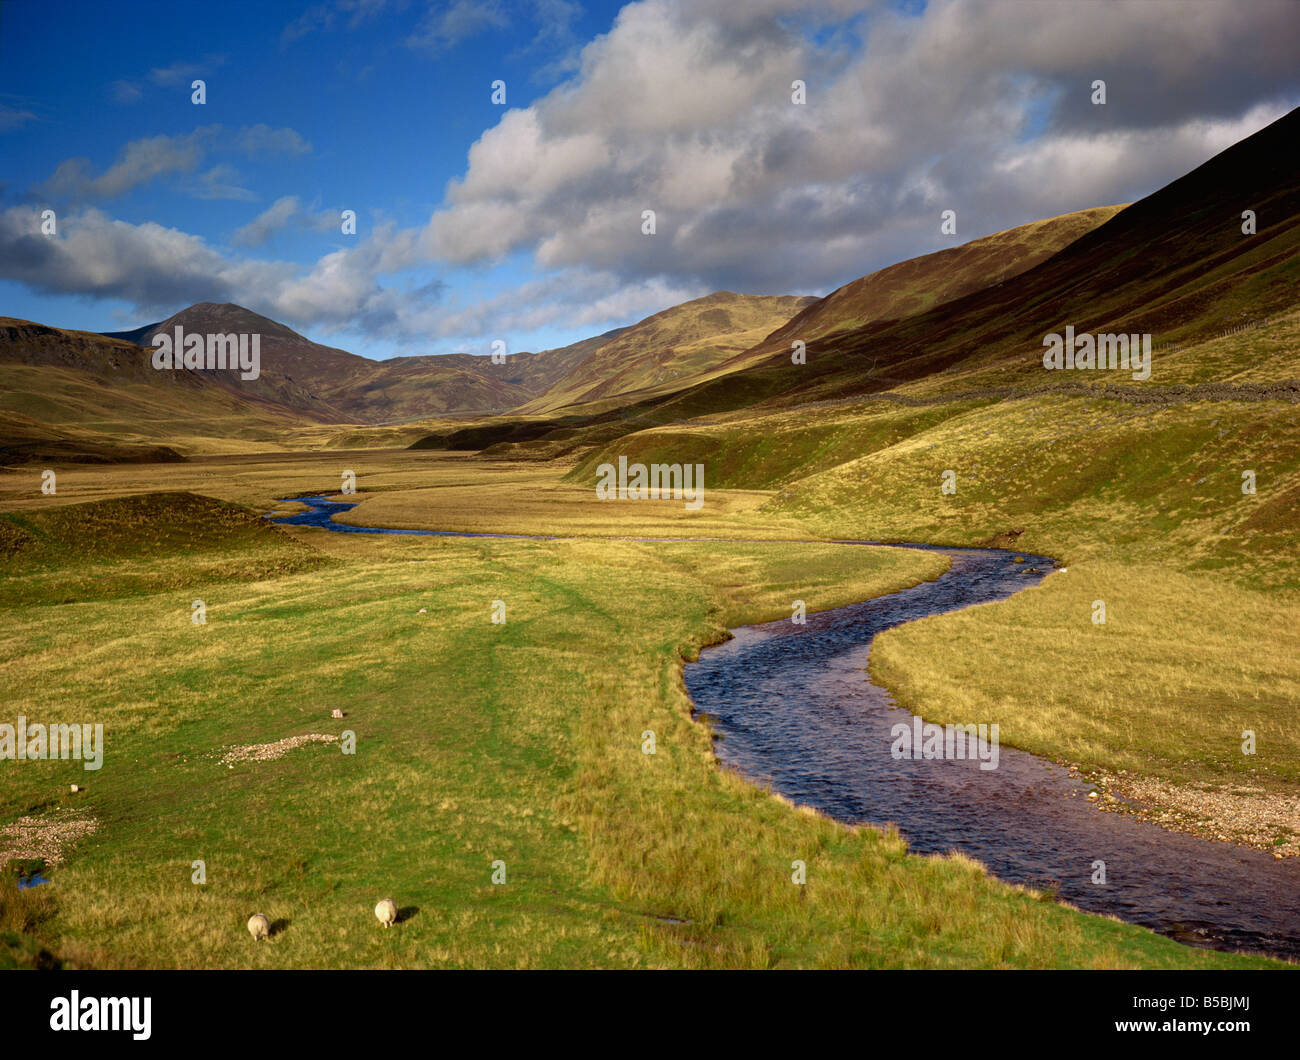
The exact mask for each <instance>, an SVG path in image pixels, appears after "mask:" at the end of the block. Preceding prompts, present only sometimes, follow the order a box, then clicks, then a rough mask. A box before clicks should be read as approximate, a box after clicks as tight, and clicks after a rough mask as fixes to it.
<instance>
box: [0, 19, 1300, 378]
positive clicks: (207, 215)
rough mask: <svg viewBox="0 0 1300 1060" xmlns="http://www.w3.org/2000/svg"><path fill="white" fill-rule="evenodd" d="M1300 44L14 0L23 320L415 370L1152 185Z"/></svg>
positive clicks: (16, 214) (842, 22)
mask: <svg viewBox="0 0 1300 1060" xmlns="http://www.w3.org/2000/svg"><path fill="white" fill-rule="evenodd" d="M1297 56H1300V3H1298V2H1297V0H1249V2H1242V0H1228V2H1221V0H1168V2H1166V0H1116V2H1113V3H1106V2H1077V0H1073V2H1062V3H1057V2H1055V0H931V2H923V0H890V2H881V0H798V2H790V0H745V2H737V0H694V2H685V0H641V2H637V3H630V4H624V5H620V4H617V3H599V2H590V0H518V2H512V3H507V2H505V0H436V2H428V0H322V2H319V3H303V2H301V0H298V2H280V0H261V2H257V3H251V2H248V3H246V2H243V0H239V2H231V3H225V4H210V3H202V4H200V3H178V2H158V3H144V2H139V3H132V2H130V0H123V2H121V3H114V4H104V3H102V2H94V3H88V2H87V3H83V2H59V0H0V315H5V316H15V317H21V318H25V319H29V320H37V321H40V322H42V323H46V324H51V325H55V326H59V327H68V328H80V329H83V330H89V331H108V330H119V329H128V328H133V327H137V326H140V325H143V324H148V323H152V322H154V321H158V320H161V319H164V318H166V317H167V316H170V315H171V314H172V313H174V312H176V311H177V310H179V309H182V308H184V307H185V306H188V305H190V304H192V303H194V302H201V301H211V302H237V303H239V304H241V305H244V306H247V307H248V308H250V309H253V310H255V311H257V312H259V313H263V314H265V315H267V316H269V317H272V318H273V319H276V320H279V321H282V322H283V323H286V324H288V325H289V326H291V327H293V328H295V329H296V330H298V331H300V332H302V333H303V334H305V335H307V336H308V337H310V338H312V339H314V340H316V341H318V342H323V343H326V344H328V345H332V346H339V347H342V348H344V349H348V350H351V351H352V352H354V353H359V354H362V355H364V356H367V357H372V358H385V357H390V356H396V355H410V354H441V353H455V352H465V353H475V354H482V355H487V354H489V353H490V352H491V350H492V343H493V342H494V341H497V340H501V341H504V342H505V343H506V348H507V350H508V352H511V353H515V352H521V351H525V350H541V349H548V348H554V347H558V346H562V345H565V344H567V343H569V342H573V341H577V340H578V339H582V338H586V337H588V336H590V335H594V334H599V333H601V332H603V331H606V330H608V329H610V328H613V327H618V326H623V325H627V324H631V323H634V322H636V321H637V320H639V319H642V318H643V317H645V316H648V315H650V314H652V313H655V312H658V311H660V310H662V309H665V308H668V307H669V306H672V305H675V304H677V303H679V302H682V301H686V300H688V299H690V298H695V297H700V296H702V295H705V294H709V293H711V292H713V291H718V290H730V291H738V292H742V293H748V294H817V295H821V294H826V293H828V292H829V291H831V290H833V289H834V288H836V287H838V286H840V285H841V284H844V283H847V282H849V281H850V280H853V279H855V278H857V277H859V276H862V275H865V274H866V273H869V272H871V271H873V270H874V269H877V268H880V267H883V266H885V265H888V264H892V263H893V262H896V261H900V260H903V259H905V258H909V257H914V256H916V255H918V254H925V253H929V252H931V251H935V250H940V249H943V248H944V247H948V246H952V245H955V244H957V243H962V242H966V241H968V240H970V239H973V238H977V237H979V236H982V235H987V234H989V233H992V232H997V231H1001V230H1002V229H1005V228H1009V227H1012V226H1014V225H1018V224H1024V223H1027V222H1030V221H1034V220H1038V219H1041V218H1044V217H1051V216H1055V215H1058V214H1061V213H1065V212H1068V211H1071V210H1078V209H1085V208H1087V207H1091V206H1099V205H1106V204H1111V203H1122V202H1131V201H1133V200H1135V199H1137V198H1140V197H1142V196H1144V195H1147V194H1149V193H1150V192H1152V191H1154V190H1156V189H1157V188H1159V187H1161V186H1163V185H1164V184H1167V183H1168V182H1169V181H1171V180H1173V179H1176V178H1177V177H1178V176H1180V175H1182V174H1183V173H1185V172H1187V171H1189V170H1191V169H1193V168H1195V167H1196V166H1197V165H1199V164H1201V163H1202V162H1204V161H1206V160H1207V159H1209V158H1210V157H1212V156H1213V155H1215V154H1217V153H1218V152H1219V151H1222V150H1223V149H1225V148H1226V147H1228V146H1230V145H1231V144H1233V143H1235V142H1237V141H1238V140H1240V139H1242V138H1244V137H1246V136H1248V135H1250V134H1251V133H1253V132H1255V131H1257V130H1259V129H1261V128H1263V127H1264V126H1265V125H1267V124H1269V123H1270V122H1271V121H1273V120H1275V119H1276V118H1278V117H1280V116H1281V115H1283V114H1285V113H1286V112H1287V111H1288V110H1291V109H1292V108H1294V107H1295V106H1297V105H1300V63H1298V62H1297ZM196 80H201V81H202V82H203V91H204V101H203V102H201V103H199V102H195V88H194V87H193V86H194V82H195V81H196ZM1098 80H1102V81H1104V82H1105V95H1106V100H1105V103H1104V104H1099V103H1096V102H1094V101H1093V100H1094V97H1095V96H1096V91H1095V89H1094V87H1093V85H1094V82H1096V81H1098ZM497 82H500V83H501V85H495V83H497ZM796 82H801V83H802V85H803V89H802V93H801V94H802V100H803V101H802V102H796V98H797V97H798V96H799V95H800V93H799V92H797V91H796V86H795V83H796ZM501 86H503V88H504V100H502V99H500V96H501ZM494 88H495V89H496V93H495V94H496V96H497V98H496V99H495V100H494ZM647 210H649V211H653V213H654V231H653V232H647V231H646V230H645V229H646V223H645V220H644V218H645V211H647ZM945 210H952V211H954V212H955V214H956V231H955V233H946V232H943V231H942V230H941V215H942V214H943V211H945ZM46 211H53V222H54V223H53V228H52V230H51V227H50V225H49V224H48V222H47V218H48V214H46ZM345 211H352V212H353V213H354V214H355V231H345V224H344V220H343V218H344V216H345Z"/></svg>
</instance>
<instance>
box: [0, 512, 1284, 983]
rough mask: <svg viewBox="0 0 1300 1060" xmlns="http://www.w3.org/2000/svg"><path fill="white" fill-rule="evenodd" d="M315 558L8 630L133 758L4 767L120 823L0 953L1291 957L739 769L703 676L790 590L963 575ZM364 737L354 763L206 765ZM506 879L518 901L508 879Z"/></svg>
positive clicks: (786, 960) (292, 963)
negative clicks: (1087, 899) (500, 617)
mask: <svg viewBox="0 0 1300 1060" xmlns="http://www.w3.org/2000/svg"><path fill="white" fill-rule="evenodd" d="M63 516H64V517H65V518H71V517H72V516H73V513H72V511H71V510H69V509H64V512H63ZM202 523H203V525H204V526H206V519H205V520H202ZM122 525H123V527H131V526H133V525H134V524H131V523H130V522H129V521H123V524H122ZM178 526H179V524H178ZM137 529H138V528H137ZM194 529H195V533H196V534H201V533H202V532H203V531H202V530H201V529H200V528H199V527H195V528H194ZM124 532H126V531H125V530H124ZM110 536H111V535H110ZM277 536H279V535H277ZM303 536H304V537H306V538H307V539H309V540H311V541H312V542H313V544H314V545H319V546H320V547H323V548H325V550H326V551H327V552H328V553H329V554H330V555H331V556H332V558H333V561H334V562H332V563H330V564H329V566H328V567H326V568H322V569H320V570H316V571H300V572H297V573H289V574H277V575H274V576H270V577H266V576H265V575H264V573H263V572H262V571H261V569H260V566H259V565H260V563H261V553H260V548H259V546H260V544H261V543H260V542H259V545H258V546H254V545H251V544H249V543H247V542H245V543H244V545H240V544H239V543H238V542H234V543H233V544H232V545H231V547H233V548H234V549H235V551H236V552H238V550H239V549H240V548H247V552H248V559H249V564H250V566H249V569H248V570H247V571H246V572H245V574H246V575H247V576H246V577H241V578H238V579H235V580H227V581H223V582H221V583H220V584H208V585H207V586H205V588H204V593H205V595H206V598H207V600H208V605H209V621H208V625H207V626H206V627H195V626H193V625H191V623H190V622H189V610H188V604H189V601H190V598H191V596H192V593H191V592H189V591H188V587H184V588H182V587H175V588H169V589H168V590H167V591H164V592H154V591H151V590H143V591H140V592H138V593H135V594H133V595H131V596H129V597H124V598H115V599H87V600H84V601H82V602H81V603H79V604H77V605H75V608H69V607H67V606H59V605H57V604H56V603H55V600H56V595H52V596H51V597H50V598H49V600H48V602H45V603H32V604H29V605H27V606H22V607H17V608H9V609H7V611H6V628H7V629H8V630H10V631H11V634H10V636H9V637H7V638H6V639H5V640H4V641H3V647H2V652H0V674H3V678H4V680H5V682H6V685H7V686H8V687H10V688H12V689H14V690H15V692H16V694H15V695H14V696H13V697H12V700H11V702H10V710H11V711H12V712H14V713H25V714H26V715H27V716H29V717H31V718H38V717H48V716H52V715H55V714H58V715H59V716H62V715H64V714H67V708H68V704H76V705H77V710H76V711H75V713H76V714H77V716H78V717H83V716H84V717H87V718H94V719H96V720H102V721H103V722H104V723H105V728H106V740H107V753H106V757H105V766H104V768H103V770H101V771H100V772H98V773H93V774H92V773H86V772H85V771H83V770H81V769H80V768H79V766H77V765H76V764H74V763H62V762H54V763H49V762H33V763H26V764H24V766H23V768H22V769H21V770H17V769H10V770H6V771H5V772H3V773H0V807H2V808H3V817H4V819H11V818H12V817H15V816H17V815H19V814H22V813H32V812H40V811H42V810H48V809H51V808H54V807H58V806H64V807H70V806H75V807H78V808H80V809H81V810H82V811H84V812H87V813H89V814H91V815H93V816H94V818H95V819H96V820H97V821H98V823H99V830H98V831H97V832H96V833H95V834H94V835H93V836H92V837H91V838H89V839H86V840H84V841H83V842H82V844H81V845H80V846H79V847H78V848H77V849H76V851H75V854H74V856H73V857H72V858H71V860H70V861H69V862H68V863H67V864H66V865H64V866H62V867H60V868H58V869H56V870H55V872H54V876H53V878H54V883H53V884H51V885H50V886H49V887H48V888H41V889H39V890H38V892H36V897H30V896H29V897H28V898H27V899H26V900H25V903H26V904H25V905H23V906H22V907H20V906H19V904H18V901H19V900H18V898H17V896H16V895H15V893H14V892H13V891H12V889H11V885H6V886H5V887H3V888H0V936H4V932H5V931H8V932H9V934H8V935H7V936H4V937H6V938H7V941H8V942H9V943H10V945H8V946H6V948H5V949H4V950H0V952H2V953H4V954H5V955H6V956H5V958H4V959H5V960H8V961H11V962H15V963H37V962H38V961H39V960H42V958H40V957H39V953H40V950H41V947H42V946H44V947H45V949H46V950H47V951H48V952H49V953H51V954H53V955H55V956H56V957H57V958H58V959H60V960H62V961H64V962H66V963H69V964H74V965H83V966H85V965H95V966H122V965H125V966H164V967H171V966H179V967H193V966H204V967H272V966H277V967H281V966H284V967H315V966H334V965H342V966H361V967H406V966H430V965H432V966H459V967H483V966H493V967H515V966H519V967H536V966H556V965H562V966H589V965H590V966H602V967H609V966H613V967H623V966H647V965H649V966H667V967H676V966H688V967H690V966H710V967H718V966H722V967H727V966H746V967H751V966H766V965H771V966H780V967H794V966H809V965H817V966H832V967H835V966H858V967H879V966H907V967H936V966H939V967H954V966H970V965H993V966H1015V967H1026V966H1031V967H1033V966H1063V965H1071V966H1090V967H1132V966H1156V967H1171V966H1192V967H1244V966H1250V965H1258V964H1262V963H1264V962H1260V961H1255V960H1252V959H1250V958H1242V957H1233V956H1228V955H1222V954H1215V953H1206V952H1201V951H1195V950H1189V949H1186V948H1183V947H1180V946H1178V945H1176V944H1174V943H1172V942H1169V941H1168V940H1165V939H1161V938H1159V937H1157V936H1155V935H1152V934H1150V933H1148V932H1146V931H1143V930H1141V929H1138V928H1134V927H1131V926H1128V925H1122V924H1119V923H1117V922H1114V921H1108V920H1104V919H1100V918H1094V917H1085V916H1082V915H1080V914H1076V913H1074V912H1072V911H1070V910H1068V909H1065V908H1063V907H1061V906H1058V905H1056V904H1054V903H1052V902H1050V901H1045V900H1042V899H1040V898H1037V897H1034V896H1032V895H1030V894H1027V893H1024V892H1020V891H1017V890H1014V889H1012V888H1008V887H1004V886H1002V885H1000V884H997V883H995V882H992V881H990V880H988V879H987V877H985V876H984V874H983V873H982V871H981V870H980V869H979V868H978V867H977V866H975V865H974V864H972V863H971V862H969V861H967V860H964V859H961V858H910V857H906V856H905V853H904V850H905V848H904V845H903V844H902V843H901V842H900V841H899V840H898V839H897V838H895V837H891V836H889V835H887V834H884V833H881V832H878V831H875V830H873V829H850V828H845V827H843V826H840V825H837V824H834V823H832V822H830V821H827V820H825V819H823V818H820V817H818V816H816V815H814V814H811V813H807V812H796V811H793V810H791V809H790V808H789V807H787V806H786V805H785V804H784V803H783V802H782V801H780V800H778V799H774V798H772V797H770V796H768V795H766V794H765V793H763V792H761V791H759V790H758V789H756V788H754V787H752V786H751V785H749V784H747V783H744V782H743V781H741V780H739V779H738V778H736V777H735V776H733V775H731V774H729V773H725V772H723V771H721V770H719V769H718V768H717V767H716V764H715V761H714V759H713V755H712V752H711V750H710V746H709V738H708V734H707V731H706V730H705V729H704V728H703V727H701V726H699V725H696V724H694V723H693V722H691V721H690V719H689V703H688V700H687V698H686V696H685V693H684V690H683V688H682V685H681V680H680V669H679V667H680V659H681V656H682V655H683V654H687V655H689V654H690V653H692V652H693V651H694V650H695V649H696V648H697V647H698V646H699V645H700V644H701V643H704V642H705V641H707V640H709V639H712V638H714V637H716V636H717V635H718V634H719V631H720V629H721V628H722V627H723V626H724V625H726V624H729V623H735V622H739V621H752V620H755V619H760V618H770V617H776V616H778V615H781V614H786V613H788V605H789V600H790V599H791V598H792V596H791V594H792V593H795V592H796V591H797V592H798V594H799V595H802V596H804V597H805V598H807V599H809V601H810V603H811V604H813V606H831V605H834V604H836V603H840V602H844V601H847V600H850V599H857V598H860V597H862V596H864V595H868V594H872V593H879V592H883V591H889V590H891V589H894V588H897V587H899V586H901V585H902V584H906V583H910V582H913V581H915V580H917V579H918V578H923V577H931V576H933V575H934V574H935V573H937V571H938V569H940V565H941V562H942V561H940V560H937V559H936V557H933V556H927V555H920V554H914V553H896V552H888V551H884V550H873V549H862V548H852V547H846V546H833V545H822V546H808V547H807V548H806V549H804V550H801V551H800V553H799V554H797V555H794V554H792V553H791V550H790V549H789V548H788V546H783V545H779V544H773V545H761V544H754V543H749V544H743V545H742V544H736V545H725V546H724V545H716V544H713V545H703V544H694V545H692V544H679V545H664V544H654V545H652V544H638V543H630V542H550V543H539V542H518V541H500V540H498V541H465V540H445V539H444V540H429V539H409V538H408V539H391V538H389V539H383V538H358V537H341V536H329V537H326V536H324V535H321V534H319V533H315V534H312V533H310V532H307V533H306V534H304V535H303ZM226 540H227V541H228V543H230V541H231V540H232V539H226ZM48 547H50V548H51V549H53V548H54V545H53V544H52V543H51V544H50V545H49V546H48ZM207 551H208V546H207V545H205V546H204V547H203V548H201V549H196V552H197V553H198V554H206V553H207ZM813 572H815V573H813ZM810 577H811V578H812V582H811V585H810V580H809V579H810ZM810 588H811V592H810V591H809V589H810ZM494 599H502V600H505V601H506V602H507V606H508V622H507V623H506V625H504V626H496V625H493V624H492V623H491V622H490V620H489V609H490V605H491V601H492V600H494ZM420 608H427V611H428V613H427V614H423V615H422V614H419V613H418V612H419V610H420ZM33 646H36V647H37V648H38V649H39V650H36V651H33V650H32V649H33ZM331 708H340V709H342V710H344V711H345V712H346V719H345V720H344V721H342V722H338V721H332V720H330V718H329V711H330V709H331ZM343 727H347V728H350V729H352V730H354V731H355V732H356V733H357V734H358V750H357V754H356V755H354V756H347V755H343V754H340V753H339V751H338V748H337V747H336V746H331V745H323V744H322V745H309V746H307V747H305V748H301V749H299V750H296V751H292V752H290V753H289V755H287V756H286V757H284V758H282V759H280V760H278V761H271V762H253V763H239V764H236V765H235V767H234V768H233V769H231V768H228V767H226V766H223V765H222V764H221V763H220V762H219V761H218V760H216V759H215V758H214V757H213V755H214V754H215V753H216V752H217V751H218V750H219V749H220V748H222V747H227V746H230V745H242V744H251V743H263V742H269V741H273V740H276V739H279V738H281V737H284V736H286V735H290V734H295V733H304V732H325V733H331V732H334V733H336V732H338V731H339V730H340V729H342V728H343ZM647 728H650V729H653V730H654V731H655V733H656V736H657V742H658V752H657V754H656V755H654V756H652V757H651V756H645V755H643V754H642V753H641V752H640V745H641V740H642V732H643V731H644V730H645V729H647ZM69 782H78V783H82V784H86V785H87V786H88V789H89V790H88V791H87V792H85V793H83V794H81V795H76V796H74V795H69V794H66V793H67V791H68V788H67V785H68V783H69ZM60 792H62V793H63V794H58V793H60ZM498 858H500V859H502V860H504V861H505V862H506V866H507V884H506V885H505V886H493V885H491V884H490V882H489V881H490V875H491V862H492V861H494V860H496V859H498ZM196 859H202V860H204V861H205V862H206V867H207V879H208V883H207V884H206V886H203V887H199V886H196V885H194V884H193V883H191V882H190V876H191V872H192V869H191V862H192V861H194V860H196ZM795 859H800V860H804V861H805V862H806V863H807V865H808V883H807V884H806V885H805V886H802V887H798V886H795V885H793V884H792V883H791V882H790V879H789V875H790V863H791V861H792V860H795ZM385 895H391V896H392V897H393V898H395V899H396V900H397V902H398V905H399V906H400V907H401V908H402V909H403V910H405V911H406V919H405V921H404V923H403V924H402V925H401V926H400V928H399V929H398V930H395V931H391V932H384V931H382V930H381V929H380V928H379V926H378V924H377V923H376V922H375V921H374V919H373V914H372V913H371V911H370V910H371V907H372V906H373V904H374V902H375V901H376V900H377V899H378V898H379V897H383V896H385ZM254 910H260V911H263V912H265V913H267V914H268V916H270V917H271V919H272V920H273V921H284V922H285V924H286V926H285V928H284V930H283V931H282V932H281V933H280V934H278V935H277V937H276V938H275V939H273V940H272V941H271V942H269V943H263V944H254V943H253V942H252V941H251V940H250V939H249V938H248V937H247V935H246V933H245V930H244V927H243V922H244V920H245V919H246V918H247V916H248V915H249V914H250V913H251V912H253V911H254ZM15 923H21V924H25V925H27V926H28V927H29V928H31V929H32V931H34V933H35V934H32V932H29V933H28V934H27V935H26V936H23V937H18V938H15V936H14V933H13V931H12V927H13V925H14V924H15ZM49 959H50V958H49V957H48V956H47V957H45V958H43V960H44V961H45V962H46V963H48V961H49Z"/></svg>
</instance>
